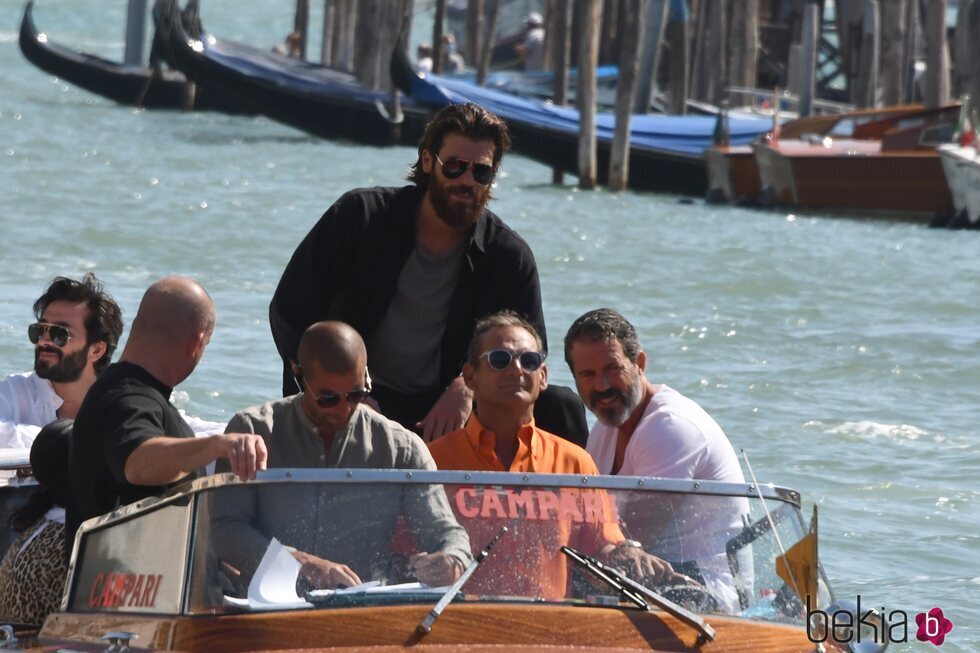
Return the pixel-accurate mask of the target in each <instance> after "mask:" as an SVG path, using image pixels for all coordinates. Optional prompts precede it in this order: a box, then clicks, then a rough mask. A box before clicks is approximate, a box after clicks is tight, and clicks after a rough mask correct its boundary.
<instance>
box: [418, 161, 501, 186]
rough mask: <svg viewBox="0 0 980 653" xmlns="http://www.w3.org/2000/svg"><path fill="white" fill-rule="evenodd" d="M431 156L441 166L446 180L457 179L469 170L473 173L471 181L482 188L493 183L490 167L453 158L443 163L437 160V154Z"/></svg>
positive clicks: (491, 167) (491, 168)
mask: <svg viewBox="0 0 980 653" xmlns="http://www.w3.org/2000/svg"><path fill="white" fill-rule="evenodd" d="M433 156H434V157H435V158H436V161H438V162H439V165H441V166H442V174H444V175H445V176H446V179H458V178H459V177H462V176H463V173H464V172H466V169H467V168H469V169H471V170H472V171H473V181H475V182H476V183H478V184H480V185H482V186H489V185H490V182H491V181H493V166H491V165H487V164H486V163H473V162H472V161H466V160H464V159H457V158H456V157H454V156H451V157H449V158H448V159H446V160H445V161H443V160H442V159H440V158H439V155H438V154H433Z"/></svg>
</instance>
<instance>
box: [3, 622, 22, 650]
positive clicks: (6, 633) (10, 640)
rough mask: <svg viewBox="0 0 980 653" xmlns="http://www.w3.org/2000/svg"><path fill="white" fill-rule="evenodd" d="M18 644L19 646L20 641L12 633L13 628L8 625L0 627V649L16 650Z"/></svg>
mask: <svg viewBox="0 0 980 653" xmlns="http://www.w3.org/2000/svg"><path fill="white" fill-rule="evenodd" d="M18 644H20V640H19V639H17V635H16V634H15V633H14V627H13V626H11V625H9V624H4V625H2V626H0V648H6V649H12V648H18V646H17V645H18Z"/></svg>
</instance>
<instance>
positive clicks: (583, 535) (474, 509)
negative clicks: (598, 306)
mask: <svg viewBox="0 0 980 653" xmlns="http://www.w3.org/2000/svg"><path fill="white" fill-rule="evenodd" d="M805 533H806V529H805V528H804V523H803V519H802V517H801V515H800V511H799V497H798V495H796V493H795V492H792V491H790V490H785V489H782V488H773V487H772V486H766V487H762V488H760V491H757V490H755V489H754V488H752V487H751V486H749V485H747V484H746V485H735V484H722V483H712V482H698V481H686V480H671V479H650V478H647V479H640V478H632V477H596V476H588V477H582V476H571V475H546V474H510V473H491V472H482V473H477V472H472V473H470V472H408V471H392V470H270V471H268V472H263V473H261V474H260V475H259V479H258V480H257V481H252V482H248V483H240V482H237V481H235V480H234V479H233V478H232V477H231V475H223V476H213V477H209V478H205V479H200V480H198V481H195V482H194V483H193V484H189V485H187V486H184V487H183V488H181V490H180V491H178V492H176V493H174V494H172V495H169V496H167V497H164V498H161V499H149V500H146V501H143V502H140V503H137V504H133V505H131V506H127V507H124V508H122V509H120V510H118V511H116V512H114V513H110V514H109V515H106V516H103V517H100V518H97V519H94V520H90V521H89V522H86V524H85V525H84V526H83V528H82V530H81V531H80V534H79V539H78V542H77V546H76V550H75V555H74V557H73V561H72V567H71V570H70V573H71V576H70V583H69V589H68V593H67V596H66V599H65V608H66V609H67V610H68V611H69V612H103V611H110V612H134V613H153V614H216V613H241V612H259V611H272V610H283V609H313V608H323V607H333V606H345V607H348V606H356V605H365V604H372V605H378V604H396V603H409V602H416V603H426V604H435V603H436V602H437V601H438V600H439V599H440V598H441V597H442V596H443V594H444V593H445V590H446V587H447V586H449V585H451V584H452V582H453V580H455V579H456V578H457V577H458V576H459V575H460V574H461V573H463V572H464V571H467V570H468V567H470V566H471V565H472V564H473V560H474V558H479V557H481V556H479V554H480V552H481V551H482V550H483V549H485V548H486V547H487V545H488V544H490V543H491V542H493V546H492V547H491V549H490V550H489V552H488V553H487V555H486V556H482V557H483V559H482V561H481V562H480V564H479V565H478V567H476V568H475V569H474V570H473V571H472V572H471V574H470V575H469V577H468V579H467V580H466V582H465V584H464V585H463V587H462V588H461V590H460V591H459V592H458V593H457V594H455V595H454V597H455V598H454V600H455V601H491V600H492V601H508V602H523V601H533V602H569V603H582V604H595V605H610V606H617V607H624V608H626V607H632V604H631V603H629V602H628V601H627V599H628V597H627V596H624V595H622V594H618V593H617V591H616V590H615V589H613V588H612V587H611V586H610V585H608V584H604V583H601V582H598V581H597V580H596V579H595V578H594V577H593V575H592V574H589V573H587V571H586V570H584V569H582V568H581V566H580V565H576V564H574V563H573V562H572V560H570V559H569V557H568V556H567V555H564V554H563V553H562V551H561V549H562V547H571V548H572V549H573V550H575V551H577V552H580V553H582V554H585V555H586V556H590V557H592V558H594V559H596V560H600V561H602V562H603V564H605V565H607V566H609V567H612V568H616V569H619V570H620V571H622V572H624V573H625V574H626V575H627V576H629V577H630V578H631V579H632V580H635V581H637V582H639V583H641V584H643V585H644V586H645V587H647V588H649V589H652V590H654V591H656V592H658V593H660V594H661V595H663V596H664V597H665V598H667V599H669V600H670V601H673V602H674V603H677V604H679V605H681V606H683V607H685V608H687V609H689V610H691V611H692V612H695V613H698V614H701V615H710V614H728V615H737V616H746V617H752V618H757V619H763V620H773V621H782V622H798V621H800V619H801V612H802V606H801V604H800V602H799V599H797V598H796V597H795V593H794V592H793V590H792V588H791V587H790V586H788V585H789V584H788V583H787V582H786V581H785V580H784V579H783V578H782V577H781V576H780V575H779V574H778V573H777V571H776V567H777V562H776V561H777V558H778V557H779V556H780V555H781V554H782V552H783V551H784V550H785V549H789V548H790V547H792V546H793V545H794V544H796V543H797V542H798V541H799V540H800V539H801V538H802V537H803V536H804V535H805ZM495 538H496V539H495ZM663 563H669V565H670V566H671V567H672V569H673V570H674V572H675V574H674V575H672V576H670V578H669V579H668V580H666V581H665V580H664V578H663V576H664V572H663V570H664V564H663Z"/></svg>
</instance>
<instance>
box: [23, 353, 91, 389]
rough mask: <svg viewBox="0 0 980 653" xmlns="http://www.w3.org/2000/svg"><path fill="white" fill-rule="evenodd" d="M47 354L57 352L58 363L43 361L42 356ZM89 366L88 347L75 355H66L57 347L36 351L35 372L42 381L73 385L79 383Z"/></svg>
mask: <svg viewBox="0 0 980 653" xmlns="http://www.w3.org/2000/svg"><path fill="white" fill-rule="evenodd" d="M42 351H45V352H56V353H57V354H58V362H57V363H50V362H48V361H46V360H41V357H40V354H41V352H42ZM87 364H88V345H86V346H85V347H83V348H82V349H79V350H78V351H76V352H75V353H74V354H68V355H65V353H64V352H63V351H61V350H60V349H57V348H55V347H50V348H47V347H46V348H44V349H41V348H40V347H38V348H37V349H35V350H34V372H35V373H36V374H37V375H38V376H39V377H41V378H42V379H47V380H48V381H51V382H52V383H71V382H73V381H77V380H78V378H79V377H80V376H81V375H82V372H84V371H85V366H86V365H87Z"/></svg>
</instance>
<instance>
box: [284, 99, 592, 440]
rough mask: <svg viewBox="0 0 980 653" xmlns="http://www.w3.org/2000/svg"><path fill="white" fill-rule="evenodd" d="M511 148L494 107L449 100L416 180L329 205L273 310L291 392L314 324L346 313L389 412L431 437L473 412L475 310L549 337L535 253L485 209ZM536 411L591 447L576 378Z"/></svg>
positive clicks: (423, 150)
mask: <svg viewBox="0 0 980 653" xmlns="http://www.w3.org/2000/svg"><path fill="white" fill-rule="evenodd" d="M509 146H510V137H509V136H508V133H507V126H506V125H505V124H504V122H503V121H502V120H501V119H500V118H498V117H497V116H495V115H493V114H492V113H490V112H488V111H486V110H485V109H483V108H481V107H479V106H476V105H475V104H461V105H451V106H448V107H446V108H445V109H443V110H442V111H440V112H439V114H438V115H437V116H436V117H435V118H433V119H432V121H431V122H430V123H429V124H428V125H427V127H426V130H425V134H424V135H423V136H422V140H421V143H420V144H419V156H418V160H417V161H416V162H415V164H414V165H413V166H412V169H411V171H410V173H409V176H408V178H409V180H410V181H412V182H413V184H412V185H409V186H404V187H402V188H381V187H378V188H359V189H355V190H352V191H350V192H348V193H346V194H345V195H344V196H343V197H341V198H340V199H339V200H337V201H336V202H335V203H334V205H333V206H331V207H330V208H329V209H328V210H327V212H326V213H325V214H324V215H323V217H322V218H320V221H319V222H318V223H317V224H316V225H315V226H314V227H313V229H312V230H311V231H310V232H309V234H307V236H306V238H304V239H303V242H302V243H300V245H299V247H297V248H296V251H295V252H294V253H293V256H292V258H291V259H290V261H289V264H288V265H287V266H286V270H285V271H284V272H283V275H282V279H281V280H280V281H279V286H278V288H277V289H276V294H275V296H274V297H273V299H272V304H271V306H270V307H269V319H270V323H271V326H272V335H273V337H274V339H275V341H276V346H277V347H278V349H279V354H280V355H281V356H282V359H283V373H284V376H283V379H284V380H283V393H284V395H286V396H289V395H293V394H296V393H297V392H299V391H300V390H301V388H299V387H298V386H297V385H296V383H295V380H294V377H293V375H292V373H291V366H292V364H293V363H295V362H296V352H297V349H298V347H299V340H300V336H301V335H302V334H303V331H304V330H305V329H306V328H307V327H308V326H310V325H311V324H313V323H314V322H318V321H321V320H338V321H342V322H346V323H347V324H350V325H351V326H353V327H354V328H355V329H357V331H358V333H360V334H361V336H362V337H363V338H364V341H365V342H366V343H367V348H368V353H369V355H370V357H371V378H372V380H373V382H374V391H373V393H372V394H373V396H374V398H375V399H376V400H377V402H378V404H379V406H380V409H381V412H382V413H383V414H384V415H385V416H386V417H388V418H390V419H393V420H395V421H397V422H400V423H401V424H402V425H404V426H405V427H407V428H409V429H415V430H417V431H418V432H419V433H420V434H421V435H422V436H423V437H424V438H425V439H426V440H431V439H433V438H437V437H440V436H442V435H444V434H446V433H449V432H451V431H455V430H456V429H459V428H461V427H462V426H463V424H464V423H465V422H466V418H467V417H469V414H470V411H471V410H472V405H473V393H472V392H471V391H470V390H469V389H468V388H467V387H466V384H465V383H463V379H462V377H460V376H459V375H460V371H461V370H462V366H463V363H464V362H465V360H466V348H467V346H468V345H469V342H470V339H471V337H472V335H473V328H474V327H475V325H476V322H477V320H479V319H480V318H482V317H485V316H486V315H490V314H492V313H496V312H498V311H501V310H505V309H509V310H512V311H514V312H516V313H517V314H519V315H521V316H522V317H524V318H525V319H527V320H528V321H529V322H530V323H531V324H533V325H534V327H535V329H536V330H537V331H538V333H540V334H541V337H542V339H545V338H546V336H545V326H544V315H543V312H542V309H541V286H540V283H539V281H538V269H537V266H536V264H535V261H534V255H533V253H532V252H531V249H530V248H529V247H528V245H527V243H525V242H524V240H522V239H521V237H520V236H518V235H517V234H516V233H514V231H513V230H511V229H510V228H509V227H508V226H507V225H505V224H504V223H503V221H501V220H500V218H498V217H497V216H496V215H494V214H493V213H492V212H491V211H489V210H487V208H486V205H487V202H488V201H489V200H490V190H491V187H492V184H493V181H494V178H495V176H496V174H497V170H498V168H499V166H500V161H501V159H502V157H503V155H504V151H505V150H506V149H507V148H508V147H509ZM544 345H545V348H547V342H545V343H544ZM535 419H536V420H537V421H538V422H539V424H540V425H541V426H542V428H547V429H548V430H549V431H551V432H552V433H555V434H558V435H561V436H563V437H567V438H569V439H572V440H574V441H578V442H580V443H581V444H582V445H583V446H584V444H585V439H586V437H588V425H587V423H586V420H585V408H584V406H583V404H582V402H581V400H580V399H579V398H578V396H576V395H575V393H574V392H573V391H571V389H569V388H561V387H559V386H550V387H549V389H548V390H547V391H546V392H544V393H542V395H541V397H540V399H539V401H538V402H537V404H536V405H535Z"/></svg>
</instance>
